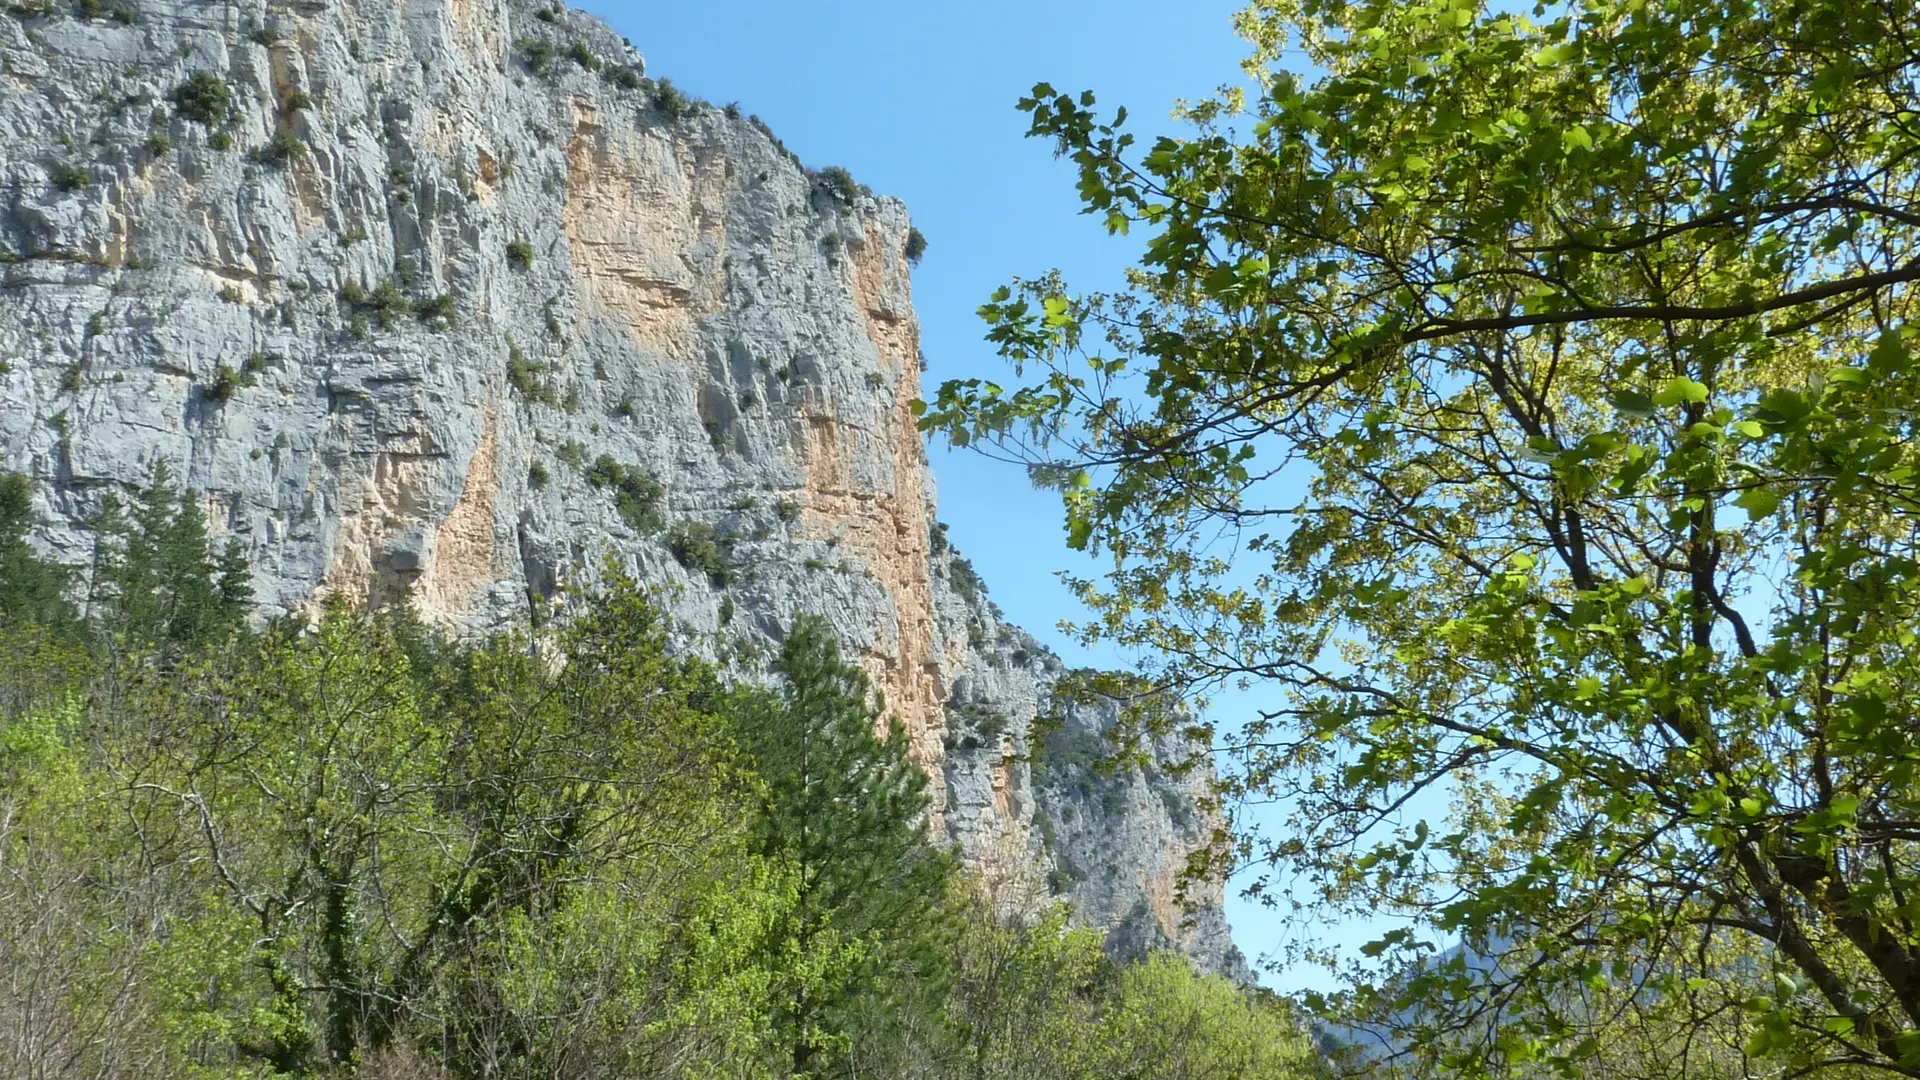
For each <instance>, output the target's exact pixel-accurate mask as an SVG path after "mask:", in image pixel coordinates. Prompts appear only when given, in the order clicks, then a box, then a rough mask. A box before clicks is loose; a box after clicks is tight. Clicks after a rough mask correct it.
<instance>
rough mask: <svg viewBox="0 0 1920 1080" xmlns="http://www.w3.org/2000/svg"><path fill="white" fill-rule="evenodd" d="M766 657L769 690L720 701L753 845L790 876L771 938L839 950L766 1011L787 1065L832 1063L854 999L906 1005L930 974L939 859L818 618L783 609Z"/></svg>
mask: <svg viewBox="0 0 1920 1080" xmlns="http://www.w3.org/2000/svg"><path fill="white" fill-rule="evenodd" d="M774 671H775V672H776V673H777V674H778V675H779V676H780V677H781V680H782V682H781V688H780V693H779V695H778V696H777V697H775V696H772V695H767V694H763V693H749V694H745V695H743V696H741V697H740V698H739V699H738V700H737V701H736V703H735V704H734V706H733V710H732V711H733V714H734V716H735V717H736V729H737V731H738V738H739V739H740V741H741V743H742V745H743V746H745V747H746V749H747V750H748V752H749V753H750V755H751V756H752V758H753V761H754V763H755V765H756V767H757V771H758V773H759V775H760V778H761V779H762V781H763V782H764V783H765V785H766V799H765V807H764V809H763V811H762V813H761V815H760V820H759V823H758V825H757V829H758V843H759V847H760V850H761V851H762V853H763V854H764V855H765V856H766V857H767V858H769V859H771V860H773V861H774V862H775V863H776V864H779V865H785V866H788V867H791V870H792V873H793V875H794V878H795V889H796V897H795V904H794V908H793V911H792V913H791V915H790V916H789V918H788V920H787V925H786V929H785V931H784V939H785V940H786V941H787V942H789V943H790V945H791V947H793V948H796V949H797V951H798V953H799V954H800V955H803V956H804V955H811V954H814V953H816V952H818V951H820V950H822V949H824V948H827V947H828V946H829V945H830V944H831V945H833V946H835V947H838V948H840V949H843V950H845V951H846V953H847V956H848V960H849V962H848V963H847V964H845V965H844V967H843V969H842V970H839V971H837V972H835V973H834V974H833V975H832V977H831V978H829V979H824V980H805V981H797V982H796V983H794V984H793V985H792V986H791V987H790V988H789V990H788V991H787V992H785V993H783V994H782V995H781V996H780V1000H778V1001H777V1002H776V1010H777V1012H778V1024H779V1028H780V1031H781V1033H782V1035H783V1037H784V1039H785V1040H786V1046H787V1057H788V1059H789V1063H790V1065H791V1069H792V1073H793V1074H794V1075H796V1076H801V1077H812V1076H825V1075H835V1074H836V1073H835V1070H836V1069H837V1068H838V1063H839V1062H841V1061H843V1060H844V1051H845V1050H846V1048H847V1044H848V1042H849V1039H850V1038H851V1030H850V1029H851V1028H852V1027H853V1024H852V1022H851V1019H850V1017H851V1016H852V1015H853V1013H854V1012H856V1011H857V1010H856V1008H855V1006H856V1003H858V1004H861V1005H864V1006H872V1005H874V1004H875V1001H874V997H873V996H874V995H882V996H884V997H885V998H886V999H887V1000H885V1001H882V1002H880V1004H881V1005H883V1006H887V1005H899V1006H901V1007H903V1008H910V1007H912V1006H911V1003H910V999H911V998H913V997H915V996H916V995H917V994H919V993H920V992H921V990H922V989H923V987H921V986H920V985H919V984H921V983H923V982H924V981H925V980H931V979H933V978H934V977H935V976H936V975H937V969H938V957H939V955H940V952H939V950H940V946H941V939H940V936H939V930H940V926H939V921H940V920H939V919H938V918H936V916H937V914H938V912H939V911H940V909H941V905H942V903H943V898H944V894H945V891H946V883H947V879H948V878H949V876H950V875H951V873H952V871H953V864H952V861H951V859H949V858H948V857H947V856H946V855H945V854H943V853H941V852H939V851H937V850H935V849H934V847H933V846H932V844H931V843H930V841H929V839H928V835H927V826H926V810H927V805H928V800H927V795H926V783H927V780H926V775H925V774H924V773H922V772H921V771H920V768H919V766H917V765H915V764H914V763H913V761H912V760H911V759H909V758H908V757H907V746H906V742H907V739H906V733H905V731H904V730H903V729H902V728H901V727H900V724H899V721H897V720H894V719H891V718H887V719H885V720H883V719H882V713H881V712H880V710H879V709H878V708H877V706H876V703H875V698H874V694H873V691H872V689H871V688H870V687H869V685H868V683H867V680H866V677H865V676H864V675H862V674H861V673H860V671H859V669H857V668H855V667H853V666H851V665H849V664H847V663H845V662H844V661H843V660H841V658H840V652H839V647H838V646H837V645H836V644H835V643H834V639H833V636H832V632H831V630H830V629H829V628H828V627H827V625H826V624H825V622H824V621H822V620H820V619H819V618H817V617H812V616H805V617H801V618H799V619H797V620H795V622H794V624H793V626H792V628H791V629H789V631H788V632H787V637H786V641H785V643H784V644H783V645H782V648H781V652H780V657H779V659H778V660H777V661H776V662H775V664H774ZM878 1011H879V1013H880V1014H881V1015H884V1014H885V1013H886V1012H887V1011H889V1010H888V1009H887V1008H881V1009H879V1010H878ZM869 1015H871V1012H870V1013H869Z"/></svg>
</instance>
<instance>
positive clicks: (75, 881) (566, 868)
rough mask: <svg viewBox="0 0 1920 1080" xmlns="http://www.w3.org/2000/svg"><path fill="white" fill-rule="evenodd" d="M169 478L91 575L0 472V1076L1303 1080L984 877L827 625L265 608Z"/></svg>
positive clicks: (1272, 1043)
mask: <svg viewBox="0 0 1920 1080" xmlns="http://www.w3.org/2000/svg"><path fill="white" fill-rule="evenodd" d="M167 481H168V478H167V477H166V476H165V474H164V473H157V474H156V475H155V476H154V478H153V482H152V483H151V484H149V485H147V486H146V487H145V488H143V489H142V490H141V491H140V492H138V493H136V496H135V498H134V499H133V500H132V502H131V504H130V505H129V506H127V507H126V508H124V509H121V508H112V509H108V510H105V511H103V512H102V513H101V514H100V515H99V517H98V519H97V521H96V525H97V527H98V529H99V534H100V537H101V539H100V541H99V545H100V550H99V554H98V556H97V558H96V559H95V560H94V562H93V564H92V566H91V567H90V568H89V571H88V573H87V574H86V582H85V583H84V586H82V585H80V584H76V583H75V582H74V579H73V575H72V574H70V573H69V572H68V571H66V570H64V569H62V568H60V567H58V566H56V565H54V564H52V563H50V562H48V561H46V560H44V559H42V558H40V557H38V556H36V555H35V554H34V552H33V550H32V549H31V547H30V546H29V545H28V544H27V542H26V538H27V533H28V530H29V528H30V526H31V522H32V513H31V507H32V496H33V492H32V490H31V488H30V486H29V485H28V484H27V482H26V481H25V479H24V478H21V477H18V476H12V475H0V657H4V658H5V662H4V663H0V972H4V973H5V978H0V1073H4V1074H5V1075H8V1076H34V1077H45V1078H50V1080H51V1078H66V1077H74V1078H78V1077H97V1076H131V1075H137V1074H144V1075H150V1076H155V1077H163V1076H164V1077H172V1076H191V1077H200V1078H208V1080H212V1078H221V1080H240V1078H243V1077H244V1078H259V1077H267V1076H306V1077H321V1076H324V1077H337V1078H345V1077H365V1078H368V1080H375V1078H379V1080H421V1078H460V1080H478V1078H481V1077H502V1076H541V1077H579V1078H583V1080H584V1078H589V1077H591V1078H596V1080H599V1078H643V1077H644V1078H654V1077H659V1078H666V1077H689V1078H691V1077H714V1078H717V1077H727V1078H743V1080H752V1078H766V1080H774V1078H795V1077H809V1078H821V1080H825V1078H828V1077H847V1078H851V1077H857V1076H859V1077H864V1076H887V1077H897V1078H901V1080H1016V1078H1018V1080H1096V1078H1099V1080H1105V1078H1108V1077H1114V1076H1147V1075H1152V1076H1155V1077H1172V1078H1179V1077H1193V1078H1195V1080H1198V1078H1201V1077H1207V1078H1229V1080H1268V1078H1280V1077H1293V1076H1299V1075H1304V1073H1303V1072H1302V1062H1303V1053H1304V1043H1303V1041H1302V1040H1301V1038H1300V1037H1299V1036H1298V1034H1297V1033H1296V1030H1295V1028H1294V1026H1293V1024H1292V1021H1291V1019H1290V1018H1289V1016H1288V1014H1287V1013H1286V1011H1285V1010H1284V1009H1282V1008H1280V1007H1279V1006H1278V1005H1277V1004H1276V1003H1275V1002H1274V1001H1272V1000H1271V999H1269V998H1266V997H1262V996H1257V995H1249V994H1248V993H1246V992H1245V991H1243V990H1242V989H1241V988H1238V987H1236V986H1232V985H1230V984H1227V983H1225V982H1222V981H1220V980H1217V979H1210V978H1204V977H1201V976H1198V975H1196V974H1195V973H1194V972H1193V971H1192V969H1191V968H1190V967H1188V966H1187V964H1186V963H1185V962H1184V961H1180V960H1175V959H1172V958H1159V959H1154V960H1151V961H1149V962H1148V963H1146V964H1145V965H1143V966H1140V967H1134V968H1123V967H1116V966H1115V965H1113V964H1112V963H1110V962H1109V961H1108V960H1106V959H1105V957H1104V956H1103V955H1102V953H1101V949H1100V939H1099V936H1098V935H1097V934H1095V933H1093V932H1090V931H1087V930H1082V929H1075V928H1073V927H1072V926H1071V925H1070V924H1069V922H1068V920H1067V919H1066V916H1065V914H1064V912H1062V911H1058V910H1054V909H1047V908H1033V907H1022V906H1020V905H1017V904H1012V903H1011V902H1010V901H1009V898H1007V897H1000V898H998V899H996V900H989V899H987V898H985V897H984V896H982V895H980V892H979V889H978V887H977V886H976V884H975V883H973V882H971V881H970V880H968V879H966V878H965V877H964V876H963V875H962V874H960V872H959V871H958V869H957V868H956V865H955V863H954V861H953V859H952V858H951V857H950V856H949V855H948V854H947V853H946V852H943V851H941V850H938V849H937V848H936V847H935V846H934V845H933V844H932V843H931V842H930V841H929V839H928V835H927V831H926V825H925V820H924V810H925V806H926V799H925V795H924V790H923V789H924V784H925V780H924V778H923V777H922V776H921V774H920V773H919V771H918V770H917V768H916V767H915V766H914V765H913V764H912V763H911V761H910V760H909V759H908V758H907V756H906V745H905V743H906V740H905V736H904V734H903V733H902V732H901V731H900V729H899V727H898V725H897V724H893V725H886V724H882V723H881V720H880V717H881V714H880V713H879V711H878V707H877V703H876V702H875V700H874V695H873V694H872V692H871V690H870V688H869V687H868V686H867V684H866V681H865V679H864V677H863V676H861V675H860V673H859V672H858V671H857V669H855V668H853V667H851V666H850V665H848V664H847V663H845V662H844V661H843V660H842V659H841V658H840V657H839V655H838V653H837V650H836V648H835V646H834V644H833V641H832V639H831V637H830V636H829V635H828V634H827V632H826V630H825V628H824V627H823V626H822V625H820V624H818V623H814V622H807V621H804V620H803V621H801V622H799V623H797V624H796V625H795V626H794V627H793V628H792V630H791V632H790V633H789V634H788V635H787V639H786V642H785V646H784V648H783V651H782V653H781V656H780V659H779V661H778V663H777V664H776V666H775V672H776V682H775V685H774V686H773V687H771V688H769V689H755V688H750V687H729V686H727V685H725V684H723V683H722V682H721V681H720V680H719V679H718V678H717V676H716V674H715V672H714V671H713V670H712V669H710V668H709V667H708V666H707V665H705V664H703V663H701V662H699V661H696V660H690V659H685V658H679V657H675V656H673V655H672V654H671V652H670V651H669V649H668V647H667V636H666V627H665V625H664V623H663V621H662V619H661V617H660V616H659V615H658V613H656V612H655V611H654V610H653V609H651V608H650V607H649V606H648V605H647V603H646V602H645V601H644V599H642V597H641V595H640V593H639V591H638V589H637V587H636V586H635V585H634V584H633V583H631V582H628V581H624V580H621V579H619V578H618V577H617V576H614V577H612V578H611V579H610V581H609V584H608V586H607V588H606V589H605V591H603V592H601V593H599V594H598V595H596V596H594V597H592V598H591V599H590V600H588V601H587V602H585V603H583V604H581V605H577V606H576V607H575V608H574V609H573V610H572V611H571V613H570V614H569V617H568V619H567V620H566V621H565V622H564V623H562V624H560V625H558V626H554V627H548V628H546V629H544V630H543V631H542V633H541V634H540V635H539V636H538V637H537V638H536V637H534V636H530V635H529V634H527V633H525V632H522V631H509V632H506V633H503V634H500V635H497V636H494V637H491V638H487V639H484V640H479V641H470V642H454V641H449V640H446V639H443V638H441V637H439V636H438V635H436V634H435V633H434V632H432V631H431V630H429V629H427V628H425V627H423V626H421V625H420V624H418V623H417V622H416V621H415V620H413V619H412V618H411V617H409V616H408V615H407V613H406V612H405V611H403V610H390V611H385V612H378V613H369V612H365V611H359V610H355V609H353V608H350V607H347V606H344V605H339V604H335V605H332V606H328V607H326V608H324V609H323V610H320V611H317V612H314V613H312V614H311V615H309V616H300V617H290V618H285V619H281V620H277V621H274V622H271V623H269V624H268V625H266V626H264V627H262V628H260V629H258V630H251V629H248V628H247V627H246V625H245V624H244V623H243V621H242V619H241V616H242V614H243V612H244V607H245V603H246V600H247V593H246V588H245V581H246V567H245V565H244V563H242V562H240V561H239V559H238V557H237V555H235V554H233V553H231V552H229V553H227V554H224V555H223V554H220V553H218V552H217V551H216V548H215V545H214V544H213V543H212V541H211V540H210V539H209V538H208V536H207V533H206V529H205V526H204V519H203V517H202V515H201V513H200V510H199V507H198V503H197V500H195V499H194V498H192V497H190V496H187V495H183V494H181V493H179V492H176V491H174V490H173V489H172V488H171V487H170V486H169V485H168V482H167ZM69 593H73V594H75V595H82V596H84V597H85V598H86V600H87V603H86V607H85V611H84V612H83V611H82V610H80V608H79V607H77V606H76V605H74V604H72V603H71V602H69V600H68V599H67V595H68V594H69Z"/></svg>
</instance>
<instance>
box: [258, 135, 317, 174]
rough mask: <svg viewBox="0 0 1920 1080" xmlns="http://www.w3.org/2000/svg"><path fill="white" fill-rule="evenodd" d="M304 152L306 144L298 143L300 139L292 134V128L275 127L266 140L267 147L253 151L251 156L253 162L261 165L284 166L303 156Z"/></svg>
mask: <svg viewBox="0 0 1920 1080" xmlns="http://www.w3.org/2000/svg"><path fill="white" fill-rule="evenodd" d="M306 152H307V144H306V143H303V142H301V141H300V137H299V136H298V135H295V134H294V133H293V129H292V128H287V127H276V128H274V131H273V137H272V138H270V139H268V140H267V145H265V146H263V147H261V148H260V149H259V150H257V151H255V152H254V155H253V156H254V160H256V161H258V162H260V163H261V164H263V165H285V164H286V163H287V162H289V161H292V160H294V159H296V158H299V157H301V156H303V155H305V154H306Z"/></svg>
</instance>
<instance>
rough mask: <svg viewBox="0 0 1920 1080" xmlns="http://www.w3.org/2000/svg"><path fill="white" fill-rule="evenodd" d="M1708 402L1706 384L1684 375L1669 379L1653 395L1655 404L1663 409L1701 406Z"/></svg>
mask: <svg viewBox="0 0 1920 1080" xmlns="http://www.w3.org/2000/svg"><path fill="white" fill-rule="evenodd" d="M1706 400H1707V387H1706V384H1705V383H1698V382H1695V381H1693V380H1692V379H1689V378H1687V377H1686V376H1684V375H1682V376H1680V377H1678V378H1673V379H1668V380H1667V381H1666V384H1665V385H1663V386H1662V387H1660V389H1659V391H1658V392H1656V393H1655V394H1654V395H1653V403H1654V404H1655V405H1658V406H1660V407H1661V408H1669V407H1671V406H1674V405H1699V404H1701V403H1702V402H1705V401H1706Z"/></svg>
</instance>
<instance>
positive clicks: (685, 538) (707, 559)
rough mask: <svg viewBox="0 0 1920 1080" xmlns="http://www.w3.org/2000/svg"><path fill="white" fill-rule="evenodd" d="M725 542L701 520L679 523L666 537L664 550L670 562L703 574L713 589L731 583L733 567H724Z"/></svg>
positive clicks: (726, 553)
mask: <svg viewBox="0 0 1920 1080" xmlns="http://www.w3.org/2000/svg"><path fill="white" fill-rule="evenodd" d="M727 548H728V543H727V539H726V537H724V536H722V535H721V534H720V533H719V532H718V531H716V530H715V529H714V527H713V526H711V525H709V524H707V523H706V522H704V521H682V522H678V523H676V524H675V525H674V527H673V531H672V532H669V533H668V534H667V550H668V551H671V552H672V553H673V558H674V561H676V562H678V563H679V564H680V565H681V566H684V567H686V568H687V569H689V570H697V571H699V572H701V573H703V574H705V575H707V581H709V582H710V583H712V585H713V587H714V588H716V589H724V588H726V587H727V586H728V585H731V584H732V583H733V568H732V567H730V566H728V565H727V556H728V551H727Z"/></svg>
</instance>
